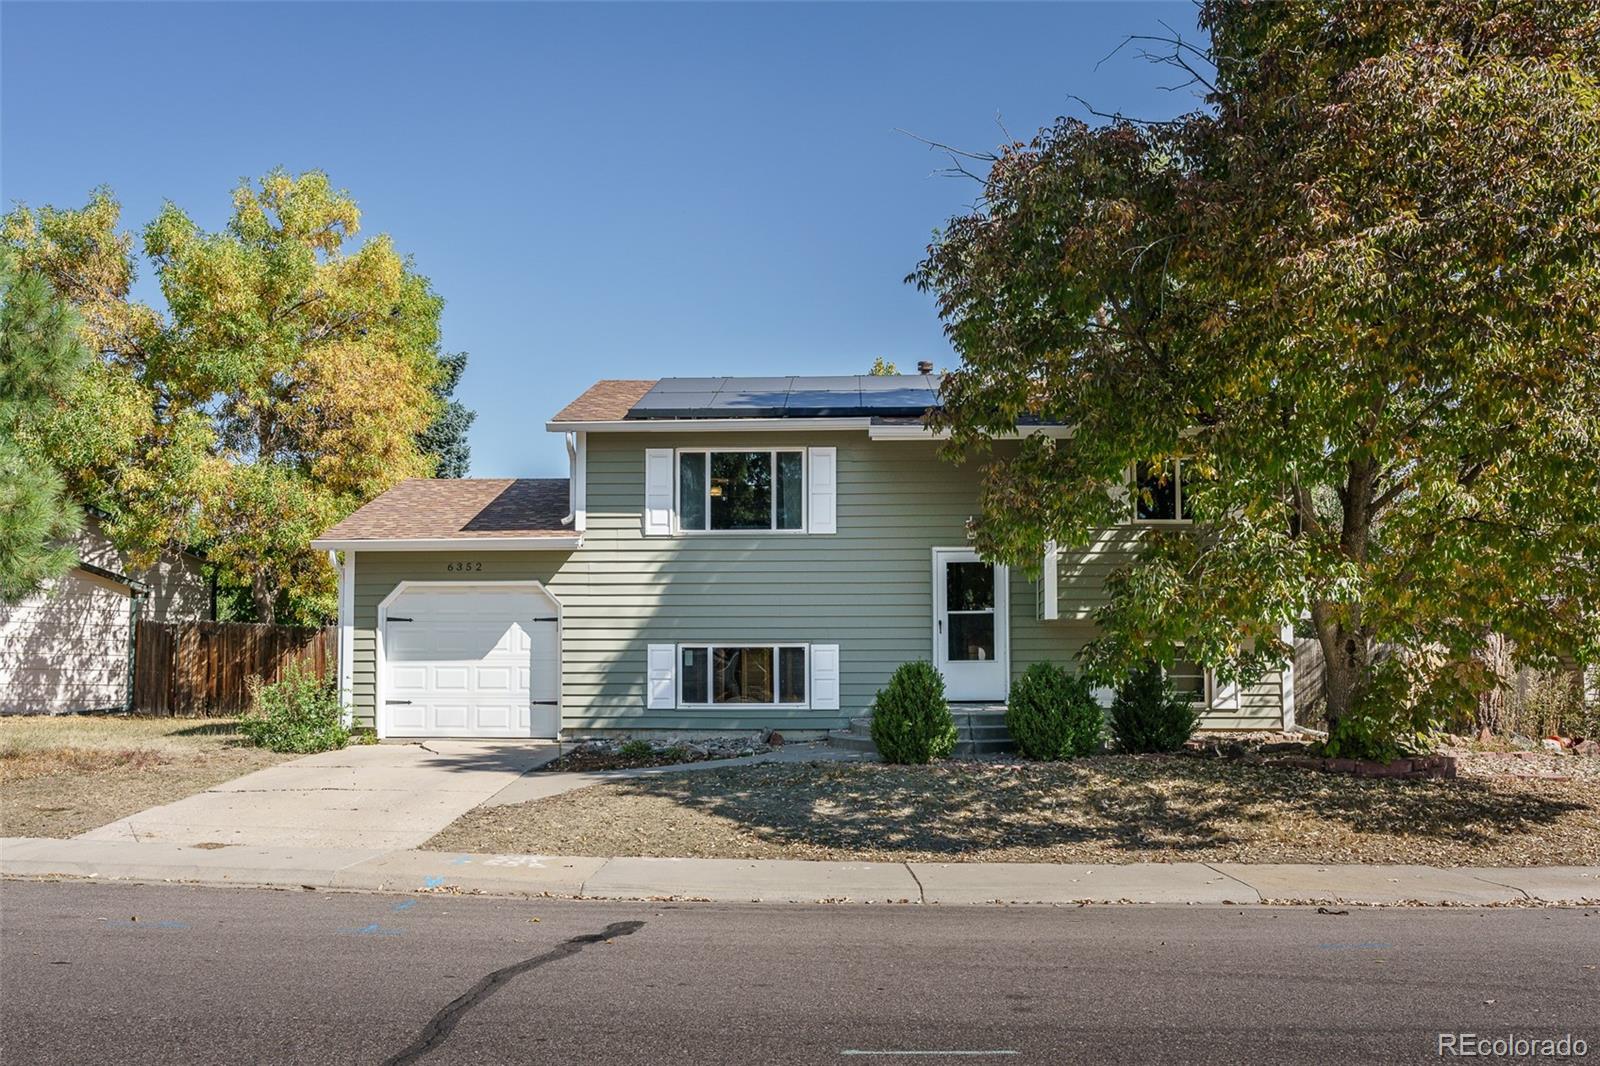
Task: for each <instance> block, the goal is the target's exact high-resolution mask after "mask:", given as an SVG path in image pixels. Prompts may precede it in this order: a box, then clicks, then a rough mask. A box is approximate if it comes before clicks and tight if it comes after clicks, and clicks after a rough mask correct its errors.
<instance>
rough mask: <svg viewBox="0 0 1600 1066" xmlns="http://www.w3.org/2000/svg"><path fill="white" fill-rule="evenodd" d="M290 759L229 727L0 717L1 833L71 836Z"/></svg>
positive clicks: (208, 721)
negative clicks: (254, 743) (252, 743)
mask: <svg viewBox="0 0 1600 1066" xmlns="http://www.w3.org/2000/svg"><path fill="white" fill-rule="evenodd" d="M288 758H292V756H288V755H278V754H275V753H273V752H270V751H266V750H264V749H262V748H255V747H250V746H249V745H248V744H247V743H245V742H244V741H243V739H242V738H241V737H240V735H239V733H238V730H237V729H236V727H235V725H234V723H233V721H231V720H229V719H218V718H123V717H109V716H93V717H91V716H84V715H62V716H57V717H35V716H11V717H6V718H0V833H3V835H5V836H13V837H18V836H24V837H70V836H76V835H77V834H79V833H84V832H87V831H89V830H90V829H94V828H96V827H97V826H102V825H105V824H106V823H107V822H114V821H116V820H117V819H118V818H122V817H125V816H127V815H130V814H134V813H136V812H138V811H142V810H144V809H145V808H147V807H154V806H157V805H159V804H162V803H171V802H172V801H173V800H178V799H182V798H183V797H185V796H190V795H193V794H194V793H196V792H200V791H202V790H204V789H207V788H210V787H211V786H212V785H216V784H219V783H221V782H223V781H227V780H229V779H231V778H235V777H238V776H239V775H241V774H247V773H249V772H250V771H252V770H259V769H261V768H262V767H264V766H271V765H272V764H274V763H278V762H282V761H283V760H285V759H288Z"/></svg>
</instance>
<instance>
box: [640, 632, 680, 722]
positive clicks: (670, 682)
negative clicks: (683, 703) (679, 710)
mask: <svg viewBox="0 0 1600 1066" xmlns="http://www.w3.org/2000/svg"><path fill="white" fill-rule="evenodd" d="M677 666H678V646H677V645H676V644H652V645H650V649H649V655H648V669H647V671H646V676H645V684H646V687H647V688H648V690H649V694H648V696H647V698H646V700H645V706H647V707H648V708H650V710H652V711H654V710H668V711H670V710H671V709H672V708H674V707H676V706H677V705H678V676H677Z"/></svg>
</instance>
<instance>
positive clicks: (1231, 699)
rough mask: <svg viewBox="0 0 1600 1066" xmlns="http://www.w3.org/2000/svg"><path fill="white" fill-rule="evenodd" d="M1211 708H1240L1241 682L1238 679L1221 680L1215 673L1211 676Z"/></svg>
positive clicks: (1224, 709) (1223, 709) (1234, 709)
mask: <svg viewBox="0 0 1600 1066" xmlns="http://www.w3.org/2000/svg"><path fill="white" fill-rule="evenodd" d="M1211 709H1212V710H1214V711H1237V710H1238V709H1239V683H1238V682H1237V681H1221V680H1218V678H1217V677H1216V675H1215V674H1213V675H1212V677H1211Z"/></svg>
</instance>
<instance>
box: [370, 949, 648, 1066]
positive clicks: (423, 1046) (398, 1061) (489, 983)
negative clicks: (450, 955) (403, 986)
mask: <svg viewBox="0 0 1600 1066" xmlns="http://www.w3.org/2000/svg"><path fill="white" fill-rule="evenodd" d="M643 928H644V923H643V922H639V921H632V922H612V923H611V924H610V925H608V926H606V927H605V928H604V929H602V930H600V932H598V933H584V934H583V935H581V936H575V937H573V938H572V939H570V940H564V941H562V942H561V943H560V944H557V945H556V946H555V947H553V948H551V949H550V950H549V951H546V952H543V953H542V954H539V955H535V956H533V957H532V958H527V959H523V960H522V961H521V962H514V963H512V964H511V965H510V966H502V967H501V968H500V969H498V970H495V971H494V972H493V973H491V974H489V975H488V976H486V977H484V978H483V979H482V980H480V981H479V982H478V983H477V984H475V985H473V986H472V987H471V988H469V989H467V990H466V991H465V992H463V993H462V994H461V995H459V996H457V997H456V998H455V999H453V1000H451V1001H450V1002H449V1003H447V1004H446V1005H445V1007H444V1009H443V1010H441V1011H439V1013H437V1014H435V1015H434V1016H433V1017H432V1018H431V1019H429V1021H428V1024H427V1025H425V1026H423V1027H422V1032H421V1033H420V1034H418V1036H417V1039H416V1040H414V1041H412V1043H411V1045H410V1046H409V1047H407V1048H406V1049H405V1050H404V1051H401V1052H400V1053H399V1054H397V1055H394V1056H393V1057H391V1058H388V1059H385V1060H384V1066H404V1064H406V1063H412V1062H416V1061H417V1060H418V1059H420V1058H422V1057H423V1056H424V1055H426V1054H428V1053H429V1052H430V1051H433V1050H434V1049H435V1048H437V1047H438V1046H439V1045H440V1044H442V1043H444V1041H445V1040H446V1038H448V1037H449V1036H450V1034H451V1032H453V1031H454V1030H455V1027H456V1026H457V1025H458V1024H460V1022H461V1019H462V1017H463V1016H465V1015H466V1013H467V1012H468V1011H470V1010H471V1009H472V1008H473V1007H476V1006H477V1005H478V1004H479V1003H481V1002H483V1001H484V1000H485V999H488V998H489V997H490V996H492V995H494V994H495V993H496V992H498V991H499V990H500V987H501V986H502V985H504V984H505V983H506V982H507V981H510V980H511V979H512V978H513V977H518V976H521V975H522V974H525V973H527V972H528V971H529V970H533V969H537V968H538V967H540V966H543V965H545V964H546V963H549V962H559V961H560V960H562V959H565V958H567V957H568V956H571V955H576V954H577V953H578V952H580V951H582V950H583V949H584V948H586V947H588V946H589V945H590V944H601V943H604V942H606V941H608V940H614V939H615V938H617V937H619V936H628V935H629V934H630V933H637V932H638V931H639V930H640V929H643Z"/></svg>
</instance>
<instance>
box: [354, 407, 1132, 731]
mask: <svg viewBox="0 0 1600 1066" xmlns="http://www.w3.org/2000/svg"><path fill="white" fill-rule="evenodd" d="M708 444H710V445H712V446H717V447H722V446H731V447H739V446H747V445H748V446H753V447H766V446H771V445H775V444H778V445H788V446H815V445H832V446H835V447H837V448H838V460H839V464H838V532H837V533H834V534H829V535H809V534H773V533H768V534H759V535H742V534H739V535H736V534H714V535H698V536H696V535H692V534H691V535H687V536H675V537H645V536H644V535H643V531H642V528H641V518H640V512H641V509H642V505H643V500H644V451H645V449H646V448H647V447H649V448H681V447H704V446H706V445H708ZM977 499H978V471H977V468H976V467H975V466H970V465H969V466H962V467H952V466H951V465H949V464H947V463H944V462H942V461H941V460H939V458H938V457H937V454H936V447H935V445H933V444H931V443H927V442H885V441H869V440H868V439H867V436H866V434H865V433H860V432H857V433H829V434H823V433H815V434H794V433H785V434H771V433H768V434H720V433H718V434H704V433H702V434H691V433H683V434H666V433H649V434H644V433H615V434H602V433H591V434H589V437H588V529H587V531H586V532H585V534H584V546H583V547H582V548H580V549H578V550H577V551H570V552H568V551H544V552H500V551H494V552H473V551H470V550H467V549H466V548H463V549H462V550H456V551H450V552H418V553H410V552H406V553H400V552H369V553H362V554H358V555H357V557H356V575H355V586H356V603H355V663H354V672H353V682H354V693H353V694H354V702H355V707H356V716H357V719H358V720H359V721H363V722H369V723H370V722H371V720H372V715H373V688H374V676H373V675H374V661H375V647H374V645H375V638H374V631H375V628H376V624H377V607H378V603H379V602H380V601H381V600H382V599H383V598H384V597H385V596H386V595H388V594H389V592H390V591H392V590H393V588H394V586H395V585H396V584H397V583H398V582H399V581H401V580H407V579H409V580H430V581H449V580H463V581H489V580H496V579H502V580H513V579H518V580H528V579H534V580H538V581H540V582H542V583H544V584H545V586H546V587H547V588H548V589H549V590H550V592H551V593H552V594H553V595H554V596H555V597H556V598H557V599H558V600H560V601H561V604H562V614H563V653H562V654H563V662H564V668H563V713H564V728H565V729H569V730H570V729H680V728H681V729H703V730H713V729H741V728H757V727H760V728H765V727H769V726H771V727H777V728H789V729H794V730H810V729H826V728H832V727H835V726H838V725H839V724H841V723H842V722H843V721H844V720H845V719H846V718H848V717H849V716H850V715H853V714H860V713H862V711H864V710H865V709H866V708H867V707H868V706H869V705H870V703H871V701H872V697H873V694H874V693H875V692H876V691H877V690H878V689H879V688H880V687H881V686H882V685H883V684H884V682H885V681H886V680H887V679H888V676H889V674H890V673H891V672H892V671H893V670H894V668H895V667H896V666H898V665H899V664H900V663H902V662H905V661H907V660H909V659H916V658H928V657H929V656H930V655H931V652H932V639H933V636H932V629H933V620H932V611H933V597H932V549H933V548H934V547H959V546H961V545H963V544H965V543H966V529H965V527H966V521H967V519H968V518H969V517H970V516H971V515H972V514H973V513H974V511H975V510H976V507H977ZM463 560H467V561H471V562H473V563H480V562H481V563H482V564H483V569H482V570H481V571H477V570H474V571H472V572H470V573H459V572H454V571H447V570H446V569H445V566H446V563H447V561H450V562H460V561H463ZM1096 565H1097V566H1102V567H1105V568H1108V567H1109V565H1110V564H1109V562H1102V563H1098V564H1096ZM1100 572H1101V571H1095V573H1100ZM1089 574H1090V571H1088V570H1085V571H1084V575H1085V576H1083V577H1082V578H1080V582H1088V584H1084V585H1082V597H1083V598H1084V599H1085V602H1088V599H1089V598H1090V597H1092V595H1093V593H1094V592H1095V591H1096V590H1095V589H1094V588H1093V587H1092V586H1093V583H1094V582H1095V580H1097V579H1096V578H1093V577H1089V576H1087V575H1089ZM1099 580H1103V578H1100V579H1099ZM1064 592H1065V589H1064ZM1010 594H1011V659H1012V670H1013V673H1014V674H1015V673H1020V672H1021V671H1022V670H1023V669H1025V668H1026V667H1027V666H1028V665H1029V664H1030V663H1032V662H1035V661H1038V660H1041V659H1053V660H1057V661H1061V662H1068V661H1070V659H1071V656H1072V654H1073V653H1074V652H1075V651H1076V650H1077V649H1078V648H1079V647H1081V646H1082V645H1083V643H1084V642H1085V641H1087V640H1088V639H1090V638H1091V637H1092V636H1093V629H1092V627H1091V626H1090V625H1088V624H1087V623H1086V622H1085V621H1084V619H1086V618H1087V609H1085V610H1083V611H1080V612H1078V614H1077V615H1075V616H1074V620H1069V621H1062V622H1048V623H1047V622H1040V621H1039V620H1038V609H1037V603H1038V591H1037V588H1036V586H1035V585H1034V583H1032V582H1029V581H1028V580H1027V579H1026V577H1025V576H1024V575H1022V574H1021V573H1020V572H1019V571H1015V570H1014V571H1013V572H1012V577H1011V587H1010ZM1073 595H1074V596H1078V595H1079V592H1078V591H1077V587H1076V586H1075V591H1074V593H1073ZM1067 602H1068V600H1067V598H1066V596H1065V595H1064V596H1063V599H1062V606H1063V617H1064V618H1065V617H1066V613H1067V612H1066V609H1065V608H1066V604H1067ZM1074 602H1076V600H1075V601H1074ZM1088 609H1092V608H1088ZM685 641H716V642H732V643H737V642H741V641H801V642H807V643H836V644H838V645H839V646H840V703H841V707H840V710H839V711H837V712H834V711H810V710H794V711H782V710H762V711H757V712H753V713H750V714H745V715H735V714H730V713H729V712H728V711H725V710H720V709H713V710H673V711H650V710H647V709H646V707H645V646H646V645H647V644H650V643H667V642H675V643H676V642H685Z"/></svg>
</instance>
